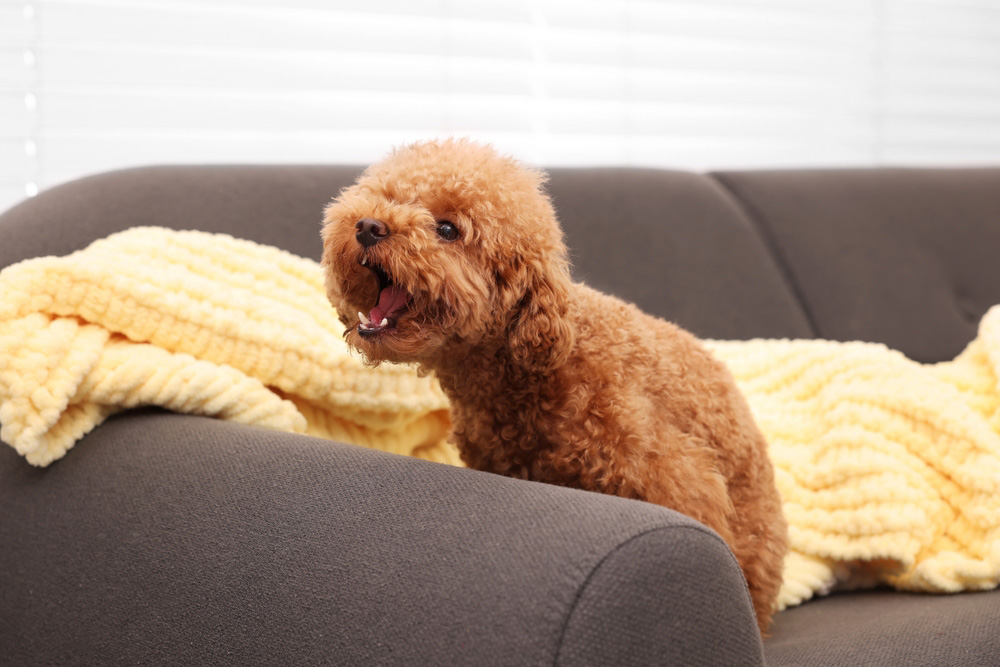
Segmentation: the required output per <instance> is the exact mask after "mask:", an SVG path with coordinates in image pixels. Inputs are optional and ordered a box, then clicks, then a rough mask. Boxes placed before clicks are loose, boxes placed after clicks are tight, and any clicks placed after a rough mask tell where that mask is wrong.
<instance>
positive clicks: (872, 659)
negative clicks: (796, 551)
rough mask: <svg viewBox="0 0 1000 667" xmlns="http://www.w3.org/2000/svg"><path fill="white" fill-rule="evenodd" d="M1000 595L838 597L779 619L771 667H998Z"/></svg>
mask: <svg viewBox="0 0 1000 667" xmlns="http://www.w3.org/2000/svg"><path fill="white" fill-rule="evenodd" d="M998 609H1000V591H996V590H995V591H990V592H986V593H961V594H956V595H927V594H908V593H898V592H895V591H887V590H877V591H863V592H858V593H838V594H836V595H831V596H830V597H829V598H821V599H817V600H813V601H811V602H807V603H805V604H804V605H802V606H801V607H795V608H793V609H788V610H785V611H783V612H781V613H780V614H778V615H777V616H776V617H775V623H774V627H773V628H772V635H771V637H770V638H769V639H768V640H767V641H765V642H764V653H765V655H766V657H767V664H768V665H769V667H784V666H786V665H787V666H788V667H791V666H793V665H794V666H796V667H797V666H799V665H829V666H831V667H837V666H842V667H856V666H857V665H868V666H873V667H874V666H877V665H885V666H886V667H896V666H897V665H936V666H937V667H945V666H952V667H968V666H970V665H995V664H997V663H998V656H1000V613H998V612H997V610H998Z"/></svg>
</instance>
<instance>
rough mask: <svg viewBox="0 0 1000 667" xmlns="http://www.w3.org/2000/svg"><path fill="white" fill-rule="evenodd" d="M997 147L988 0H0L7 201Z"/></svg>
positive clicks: (833, 159) (870, 160)
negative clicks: (462, 158)
mask: <svg viewBox="0 0 1000 667" xmlns="http://www.w3.org/2000/svg"><path fill="white" fill-rule="evenodd" d="M442 135H468V136H472V137H474V138H477V139H479V140H483V141H489V142H493V143H494V144H496V145H497V146H498V147H499V148H500V149H501V150H503V151H506V152H510V153H512V154H515V155H517V156H518V157H521V158H523V159H526V160H528V161H531V162H535V163H539V164H544V165H596V164H612V165H640V166H662V167H677V168H687V169H706V168H744V167H775V166H789V167H791V166H795V167H798V166H814V165H834V166H842V165H878V164H888V163H892V164H917V163H933V164H959V163H961V164H966V163H984V162H996V161H998V159H1000V3H998V2H996V1H995V0H994V1H989V0H979V1H977V0H955V1H950V2H945V1H944V0H940V1H934V0H840V1H839V2H836V3H831V2H827V1H822V0H686V1H682V0H676V1H675V0H661V1H641V2H640V1H631V0H489V1H488V0H371V1H366V2H357V1H356V0H354V1H352V2H346V1H341V0H281V1H280V2H279V1H278V0H198V1H193V0H23V1H15V0H0V157H2V159H0V208H5V207H6V206H7V205H9V204H11V203H13V202H15V201H17V200H18V199H21V198H23V197H25V196H28V195H31V194H33V193H34V192H35V191H37V190H38V189H40V188H45V187H48V186H51V185H53V184H55V183H58V182H61V181H65V180H67V179H71V178H74V177H77V176H80V175H83V174H86V173H92V172H96V171H102V170H107V169H114V168H119V167H126V166H133V165H139V164H151V163H193V162H230V163H235V162H240V163H243V162H272V163H274V162H321V163H366V162H370V161H372V160H376V159H378V158H379V157H380V156H382V155H383V154H384V153H385V152H386V151H387V150H388V149H389V148H390V147H391V146H393V145H395V144H398V143H402V142H407V141H413V140H416V139H420V138H425V137H431V136H442Z"/></svg>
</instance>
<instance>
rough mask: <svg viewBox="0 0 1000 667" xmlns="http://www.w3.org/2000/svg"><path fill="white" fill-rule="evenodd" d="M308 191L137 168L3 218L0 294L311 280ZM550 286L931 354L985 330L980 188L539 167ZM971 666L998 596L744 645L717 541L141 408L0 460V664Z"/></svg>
mask: <svg viewBox="0 0 1000 667" xmlns="http://www.w3.org/2000/svg"><path fill="white" fill-rule="evenodd" d="M357 173H358V170H357V169H356V168H352V167H334V166H259V167H247V166H190V167H186V166H181V167H150V168H142V169H131V170H125V171H119V172H114V173H110V174H103V175H98V176H93V177H90V178H85V179H82V180H78V181H75V182H72V183H68V184H66V185H62V186H60V187H56V188H53V189H52V190H49V191H47V192H44V193H42V194H41V195H39V196H38V197H35V198H33V199H31V200H29V201H27V202H25V203H22V204H20V205H18V206H16V207H14V208H13V209H11V210H9V211H7V212H6V213H4V214H2V215H0V267H3V266H7V265H9V264H11V263H13V262H16V261H18V260H21V259H24V258H28V257H34V256H39V255H46V254H65V253H68V252H71V251H73V250H76V249H79V248H82V247H84V246H85V245H87V244H88V243H89V242H91V241H93V240H94V239H96V238H99V237H102V236H105V235H107V234H109V233H112V232H115V231H118V230H121V229H124V228H127V227H130V226H135V225H162V226H168V227H175V228H195V229H202V230H206V231H220V232H226V233H230V234H233V235H235V236H239V237H244V238H249V239H253V240H256V241H260V242H263V243H268V244H272V245H276V246H279V247H282V248H286V249H288V250H290V251H293V252H296V253H298V254H301V255H305V256H308V257H313V258H318V257H319V254H320V242H319V220H320V213H321V211H322V209H323V206H324V205H325V204H326V203H327V202H328V201H329V200H330V199H331V198H332V197H333V196H334V195H335V194H336V192H337V191H338V190H339V189H340V188H341V187H342V186H344V185H346V184H348V183H349V182H351V181H352V180H353V178H354V177H355V175H356V174H357ZM550 192H551V193H552V195H553V196H554V198H555V202H556V206H557V208H558V210H559V213H560V216H561V218H562V221H563V224H564V227H565V229H566V232H567V236H568V242H569V245H570V247H571V249H572V254H573V261H574V271H575V273H576V275H577V277H578V278H580V279H583V280H585V281H587V282H589V283H590V284H592V285H594V286H595V287H598V288H600V289H603V290H606V291H609V292H613V293H616V294H618V295H620V296H623V297H625V298H628V299H630V300H633V301H635V302H636V303H638V304H639V305H640V306H641V307H643V308H644V309H646V310H647V311H650V312H653V313H656V314H659V315H662V316H664V317H667V318H669V319H671V320H673V321H676V322H678V323H679V324H681V325H682V326H685V327H687V328H689V329H690V330H692V331H694V332H695V333H696V334H698V335H701V336H704V337H714V338H750V337H757V336H762V337H823V338H832V339H838V340H848V339H861V340H870V341H881V342H884V343H886V344H888V345H890V346H891V347H894V348H896V349H899V350H901V351H903V352H904V353H906V354H907V355H909V356H911V357H912V358H914V359H917V360H920V361H937V360H943V359H948V358H951V357H953V356H954V355H955V354H956V353H958V352H959V351H960V350H961V349H962V347H963V346H964V345H965V344H966V343H967V342H968V341H969V340H971V339H972V338H973V336H974V335H975V327H976V323H977V322H978V320H979V318H980V316H981V315H982V314H983V313H984V312H985V311H986V309H987V308H988V307H989V306H991V305H993V304H995V303H1000V260H998V259H997V252H998V250H1000V169H962V170H896V169H884V170H844V171H785V172H739V173H718V174H693V173H683V172H671V171H657V170H636V169H587V170H568V169H557V170H554V171H553V172H552V178H551V183H550ZM765 660H766V664H769V665H775V666H777V665H963V666H967V665H991V664H993V665H995V664H1000V591H994V592H987V593H974V594H973V593H969V594H962V595H954V596H930V595H913V594H903V593H897V592H892V591H886V590H880V591H867V592H856V593H839V594H834V595H831V596H829V597H826V598H822V599H817V600H814V601H811V602H808V603H806V604H804V605H802V606H800V607H797V608H793V609H789V610H787V611H784V612H782V613H780V614H779V615H778V616H777V618H776V623H775V626H774V629H773V634H772V636H771V637H770V638H769V639H768V640H766V641H765V642H763V643H762V642H761V640H760V638H759V636H758V634H757V631H756V627H755V624H754V619H753V614H752V611H751V608H750V604H749V600H748V597H747V594H746V590H745V586H744V583H743V581H742V578H741V575H740V572H739V570H738V568H737V567H736V565H735V562H734V560H733V558H732V557H731V555H730V553H729V552H728V550H727V548H726V547H725V545H724V544H723V543H722V542H721V541H720V540H719V538H718V537H717V536H715V535H714V534H713V533H711V532H710V531H708V530H707V529H705V528H703V527H702V526H700V525H698V524H696V523H695V522H693V521H691V520H688V519H686V518H685V517H682V516H680V515H678V514H676V513H674V512H672V511H670V510H667V509H664V508H660V507H656V506H652V505H648V504H645V503H641V502H636V501H629V500H623V499H618V498H611V497H605V496H600V495H596V494H591V493H586V492H582V491H575V490H569V489H563V488H556V487H550V486H545V485H541V484H536V483H531V482H523V481H517V480H510V479H505V478H501V477H497V476H493V475H489V474H484V473H478V472H474V471H469V470H465V469H458V468H451V467H447V466H443V465H438V464H433V463H428V462H424V461H419V460H412V459H407V458H402V457H397V456H392V455H388V454H383V453H380V452H374V451H369V450H365V449H361V448H358V447H352V446H348V445H342V444H338V443H331V442H326V441H321V440H317V439H315V438H308V437H303V436H296V435H287V434H282V433H277V432H270V431H265V430H260V429H255V428H250V427H246V426H240V425H235V424H231V423H226V422H221V421H215V420H211V419H207V418H201V417H193V416H185V415H177V414H170V413H166V412H164V411H161V410H158V409H153V408H147V409H141V410H135V411H131V412H128V413H125V414H122V415H119V416H118V417H115V418H112V419H111V420H109V421H108V422H107V423H105V424H104V425H103V426H101V427H99V428H97V429H96V430H95V431H93V432H92V433H91V434H90V435H88V436H86V437H85V438H84V439H83V440H82V441H80V442H79V443H78V444H77V446H76V447H75V448H74V449H72V450H71V451H70V452H69V454H68V455H67V456H66V457H65V458H64V459H63V460H61V461H59V462H57V463H55V464H53V465H52V466H51V467H49V468H46V469H36V468H33V467H31V466H29V465H28V464H27V463H25V462H24V461H23V460H22V459H21V458H20V457H18V456H17V455H16V453H15V452H14V451H13V449H11V448H9V447H6V446H5V447H2V448H0V663H2V664H4V665H73V664H86V665H117V664H123V665H124V664H141V665H146V664H149V665H166V664H176V665H319V664H334V665H389V664H398V665H493V664H497V665H500V664H503V665H536V664H549V665H551V664H555V665H612V664H622V665H625V664H678V665H759V664H764V663H765Z"/></svg>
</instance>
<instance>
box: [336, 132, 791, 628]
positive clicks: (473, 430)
mask: <svg viewBox="0 0 1000 667" xmlns="http://www.w3.org/2000/svg"><path fill="white" fill-rule="evenodd" d="M544 181H545V176H544V175H543V174H542V173H540V172H537V171H533V170H530V169H527V168H525V167H523V166H521V165H520V164H518V163H517V162H515V161H514V160H512V159H509V158H505V157H501V156H500V155H498V154H497V153H496V152H494V151H493V150H492V149H491V148H488V147H484V146H480V145H477V144H474V143H472V142H468V141H456V140H447V141H439V142H427V143H419V144H415V145H412V146H409V147H406V148H403V149H399V150H397V151H395V152H394V153H392V155H390V156H389V158H388V159H386V160H385V161H383V162H381V163H379V164H376V165H374V166H372V167H370V168H369V169H368V170H367V171H365V173H364V174H363V175H362V176H361V178H360V179H359V180H358V182H357V183H356V184H355V185H353V186H351V187H349V188H347V189H345V190H344V191H343V192H341V193H340V196H339V197H338V198H337V199H336V200H335V201H334V202H333V203H332V204H330V206H329V207H328V208H327V209H326V215H325V223H324V228H323V249H324V251H323V265H324V267H325V271H326V279H327V287H328V292H329V297H330V301H331V302H332V303H333V305H334V306H335V307H336V308H337V310H338V312H339V314H340V319H341V320H342V321H343V322H344V324H345V325H347V326H348V331H347V334H346V336H347V341H348V343H349V344H350V345H351V346H353V347H354V348H356V349H358V350H360V351H361V353H362V354H363V355H364V357H365V358H366V359H367V361H368V362H369V363H372V364H378V363H380V362H383V361H389V362H416V363H417V364H419V365H420V368H421V369H422V370H423V371H424V372H428V371H430V372H433V373H435V374H436V375H437V377H438V379H439V380H440V382H441V386H442V387H443V389H444V391H445V392H446V393H447V395H448V397H449V399H450V400H451V403H452V419H453V421H454V435H453V440H454V442H455V444H456V445H457V446H458V448H459V450H460V451H461V454H462V458H463V460H464V461H465V462H466V463H467V464H468V465H469V466H471V467H473V468H476V469H479V470H487V471H491V472H495V473H499V474H502V475H509V476H511V477H519V478H522V479H532V480H538V481H542V482H549V483H552V484H561V485H565V486H573V487H577V488H581V489H589V490H591V491H598V492H601V493H609V494H613V495H618V496H624V497H626V498H637V499H640V500H646V501H649V502H651V503H657V504H659V505H664V506H666V507H670V508H673V509H675V510H678V511H679V512H682V513H684V514H686V515H688V516H690V517H693V518H695V519H697V520H698V521H701V522H702V523H704V524H706V525H708V526H710V527H711V528H712V529H714V530H715V531H716V532H717V533H718V534H719V535H720V536H721V537H722V538H723V539H724V540H725V541H726V543H727V544H728V545H729V546H730V548H731V549H732V551H733V552H734V554H735V555H736V558H737V560H738V561H739V564H740V566H741V567H742V568H743V573H744V575H745V576H746V579H747V582H748V584H749V588H750V595H751V597H752V600H753V606H754V610H755V612H756V614H757V622H758V625H759V626H760V628H761V631H762V632H763V631H764V630H766V628H767V626H768V624H769V622H770V617H771V614H772V611H773V606H774V602H775V599H776V596H777V594H778V589H779V587H780V585H781V569H782V561H783V557H784V554H785V549H786V526H785V521H784V518H783V517H782V514H781V500H780V498H779V496H778V492H777V489H776V488H775V485H774V478H773V470H772V468H771V464H770V461H769V460H768V457H767V451H766V443H765V441H764V438H763V436H762V435H761V433H760V431H759V430H758V429H757V426H756V425H755V423H754V420H753V417H752V416H751V414H750V410H749V408H748V407H747V403H746V401H745V399H744V398H743V396H742V395H741V394H740V392H739V390H738V389H737V388H736V386H735V384H734V383H733V379H732V377H731V375H730V373H729V372H728V371H727V369H726V368H725V367H724V366H723V365H722V364H721V363H720V362H719V361H717V360H716V359H715V358H713V357H712V356H711V355H710V354H709V353H708V352H707V351H706V350H705V348H704V347H702V345H701V344H700V343H699V342H698V341H697V340H696V339H695V338H694V337H693V336H692V335H691V334H689V333H687V332H685V331H683V330H681V329H679V328H678V327H676V326H674V325H673V324H671V323H669V322H666V321H664V320H661V319H658V318H655V317H652V316H650V315H646V314H644V313H643V312H641V311H640V310H639V309H638V308H636V307H635V306H633V305H631V304H628V303H625V302H623V301H620V300H619V299H616V298H614V297H612V296H608V295H605V294H602V293H600V292H597V291H595V290H593V289H590V288H589V287H587V286H586V285H583V284H580V283H574V282H573V281H572V280H571V279H570V272H569V264H568V261H567V254H566V247H565V245H564V243H563V235H562V231H561V229H560V227H559V223H558V221H557V220H556V215H555V211H554V210H553V207H552V204H551V202H550V200H549V198H548V196H546V194H545V192H544V191H543V183H544Z"/></svg>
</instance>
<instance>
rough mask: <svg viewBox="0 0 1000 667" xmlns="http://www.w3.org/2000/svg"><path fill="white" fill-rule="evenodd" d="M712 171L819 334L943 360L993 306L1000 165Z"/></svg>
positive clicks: (999, 290) (999, 291)
mask: <svg viewBox="0 0 1000 667" xmlns="http://www.w3.org/2000/svg"><path fill="white" fill-rule="evenodd" d="M717 177H718V179H719V180H720V182H721V183H723V184H724V185H725V186H726V187H727V188H728V189H729V190H731V191H732V193H733V194H734V195H735V196H736V197H737V198H738V199H739V200H740V202H741V203H742V204H743V206H744V208H745V209H746V211H747V213H748V215H749V216H750V217H751V218H752V219H753V220H754V222H755V223H757V224H758V225H759V227H760V229H761V231H762V233H763V234H764V236H765V237H766V238H767V239H768V240H769V242H770V244H771V249H772V250H773V251H774V253H775V257H776V259H777V260H778V261H779V262H780V263H781V264H782V265H783V266H784V268H785V269H786V271H787V275H788V278H789V280H790V284H791V286H792V287H793V289H795V291H796V292H797V293H798V295H799V297H800V298H801V300H802V303H803V304H804V307H805V309H806V311H807V312H808V313H809V315H810V318H811V321H812V323H813V325H814V326H815V329H816V333H817V335H818V336H819V337H821V338H830V339H834V340H867V341H876V342H880V343H885V344H887V345H888V346H889V347H892V348H894V349H897V350H900V351H901V352H903V353H905V354H906V355H907V356H909V357H910V358H912V359H916V360H918V361H943V360H945V359H950V358H952V357H954V356H955V355H956V354H958V353H959V352H960V351H961V350H962V348H963V347H964V346H965V344H966V343H968V342H969V341H970V340H971V339H972V338H973V337H974V336H975V334H976V325H977V324H978V323H979V320H980V318H981V317H982V315H983V313H985V312H986V310H987V309H988V308H989V307H990V306H992V305H993V304H996V303H1000V261H997V249H998V248H1000V196H997V188H998V184H1000V169H952V170H948V169H859V170H841V171H822V170H817V171H764V172H743V173H722V174H718V175H717Z"/></svg>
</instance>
